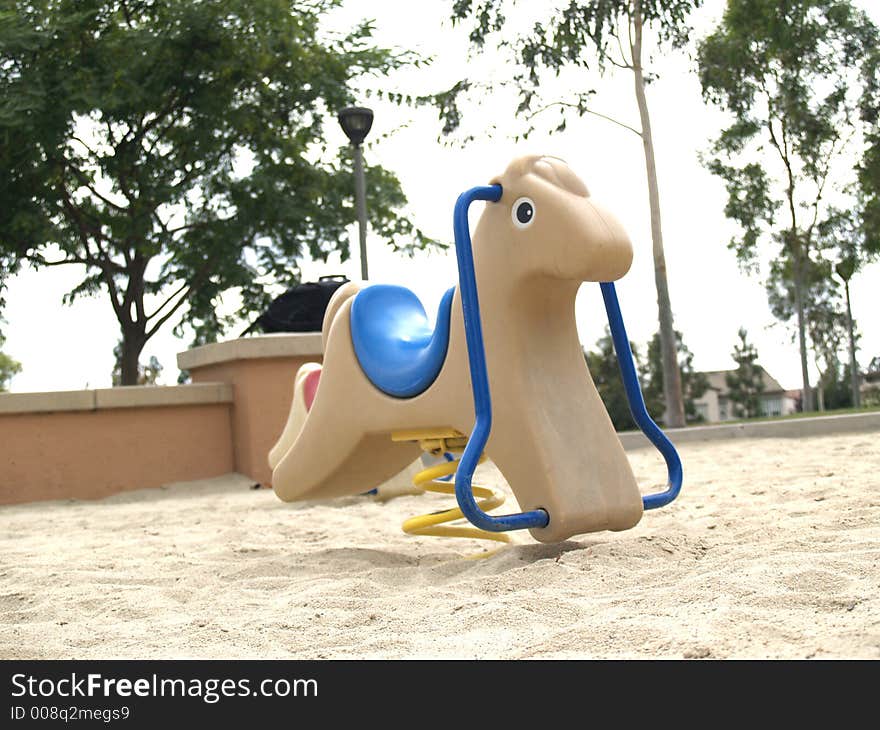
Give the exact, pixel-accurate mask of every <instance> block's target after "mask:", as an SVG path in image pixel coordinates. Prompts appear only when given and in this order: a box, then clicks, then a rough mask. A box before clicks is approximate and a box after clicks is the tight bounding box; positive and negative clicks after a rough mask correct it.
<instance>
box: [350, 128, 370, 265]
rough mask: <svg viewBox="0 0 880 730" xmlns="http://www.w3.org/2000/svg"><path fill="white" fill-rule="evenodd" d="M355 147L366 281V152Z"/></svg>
mask: <svg viewBox="0 0 880 730" xmlns="http://www.w3.org/2000/svg"><path fill="white" fill-rule="evenodd" d="M352 146H353V147H354V197H355V205H356V206H357V217H358V236H359V238H360V244H361V279H363V280H364V281H366V280H367V279H368V278H369V276H368V272H367V184H366V180H365V178H364V152H363V150H362V149H361V146H360V145H359V144H356V145H352Z"/></svg>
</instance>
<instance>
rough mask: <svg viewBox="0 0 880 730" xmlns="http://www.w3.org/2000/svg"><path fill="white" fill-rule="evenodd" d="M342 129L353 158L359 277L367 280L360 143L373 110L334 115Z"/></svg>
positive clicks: (351, 109) (354, 108) (350, 109)
mask: <svg viewBox="0 0 880 730" xmlns="http://www.w3.org/2000/svg"><path fill="white" fill-rule="evenodd" d="M336 118H337V119H338V120H339V124H340V126H341V127H342V131H343V132H345V136H346V137H348V139H349V141H350V142H351V146H352V157H353V158H354V194H355V207H356V211H357V218H358V237H359V239H360V252H361V278H362V279H363V280H364V281H366V280H367V278H368V277H367V274H368V270H367V184H366V178H365V176H364V152H363V149H362V147H361V143H362V142H363V141H364V139H365V138H366V136H367V134H369V132H370V128H371V127H372V126H373V111H372V109H367V108H365V107H361V106H350V107H346V108H345V109H343V110H342V111H341V112H339V114H337V115H336Z"/></svg>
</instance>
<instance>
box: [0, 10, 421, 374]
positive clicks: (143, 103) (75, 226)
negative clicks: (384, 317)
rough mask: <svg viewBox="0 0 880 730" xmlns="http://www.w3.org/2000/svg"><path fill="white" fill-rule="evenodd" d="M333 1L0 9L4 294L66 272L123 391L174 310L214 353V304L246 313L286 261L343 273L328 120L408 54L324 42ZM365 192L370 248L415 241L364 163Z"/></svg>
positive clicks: (358, 33) (349, 40)
mask: <svg viewBox="0 0 880 730" xmlns="http://www.w3.org/2000/svg"><path fill="white" fill-rule="evenodd" d="M337 5H339V0H304V1H302V0H296V1H292V0H263V1H262V2H250V0H174V2H170V1H169V0H4V2H3V3H2V5H0V168H2V169H3V170H4V174H3V175H2V176H0V287H2V279H3V278H5V277H6V276H8V275H9V274H11V273H13V272H14V271H15V270H17V268H18V267H19V266H20V265H21V264H22V262H25V261H26V262H29V263H30V264H31V265H32V266H34V267H37V268H41V267H45V266H62V265H63V266H78V267H80V269H81V270H82V272H83V278H82V281H81V282H80V283H79V284H78V285H77V286H76V287H75V288H74V289H72V290H71V291H70V292H69V293H68V294H67V295H66V297H65V301H66V302H67V303H70V302H72V301H74V300H75V299H76V298H77V297H79V296H92V295H97V294H99V293H102V294H103V295H106V296H107V297H108V298H109V300H110V304H111V305H112V307H113V310H114V313H115V315H116V318H117V320H118V321H119V325H120V329H121V335H122V349H121V366H120V382H121V383H123V384H132V383H135V382H137V379H138V377H139V375H138V374H139V365H138V361H139V357H140V353H141V351H142V350H143V347H144V345H145V344H146V343H147V342H148V341H149V340H150V338H151V337H153V336H154V335H155V334H156V332H157V331H159V329H160V328H161V327H162V326H163V325H165V324H166V323H167V322H168V321H169V320H170V319H171V318H172V317H174V316H175V315H178V316H182V317H183V324H186V325H188V326H191V327H192V329H193V331H194V333H195V341H196V342H197V343H199V342H206V341H211V340H213V339H215V338H216V337H217V335H218V334H219V333H221V332H222V331H224V329H225V328H226V327H228V326H229V325H230V324H231V323H232V321H234V320H235V319H237V318H238V317H230V318H224V317H222V316H221V315H220V314H218V311H217V305H218V303H219V301H220V298H221V295H222V294H223V293H224V292H227V291H234V292H235V293H236V294H238V295H240V298H241V301H242V308H241V311H240V312H239V316H245V315H247V314H249V313H253V312H257V311H261V310H262V309H264V308H265V306H266V305H267V303H268V301H269V300H270V299H271V297H270V295H269V293H268V292H267V287H269V286H272V285H278V284H282V285H285V286H289V285H291V284H293V283H295V282H296V280H297V278H298V268H297V260H298V258H299V257H300V256H302V255H304V254H308V255H310V256H312V257H313V258H318V259H325V258H326V257H327V256H328V255H329V253H330V252H332V251H341V252H342V256H343V258H347V257H348V254H349V251H348V237H347V232H346V227H347V226H348V225H349V224H351V223H353V222H354V220H355V213H354V206H353V205H352V203H351V200H350V196H351V189H352V184H351V161H350V159H349V151H348V147H347V146H346V147H344V148H342V149H341V150H333V149H329V148H328V146H327V144H326V143H325V142H324V140H323V136H322V130H323V124H324V121H325V120H326V119H331V120H332V119H333V113H334V112H335V111H336V110H338V109H339V108H341V107H343V106H346V105H348V104H350V103H351V102H352V101H353V91H352V82H353V80H354V79H356V78H360V77H364V76H369V75H382V74H385V73H387V72H388V71H390V70H392V69H394V68H397V67H400V66H402V65H404V64H407V63H416V62H418V61H419V59H418V58H417V57H415V56H412V55H411V54H406V53H400V52H396V51H392V50H388V49H385V48H380V47H376V46H375V44H374V42H373V40H372V37H371V35H372V27H371V25H370V24H369V23H364V24H361V25H358V26H357V27H355V28H354V29H352V30H351V32H350V33H348V34H344V35H341V34H336V35H332V34H327V33H323V32H322V31H321V28H320V19H321V16H322V15H324V14H325V13H326V12H328V11H330V10H332V9H334V8H335V7H336V6H337ZM333 123H334V124H335V120H334V121H333ZM368 189H369V191H370V194H371V198H370V201H369V211H370V214H371V222H372V225H373V229H374V231H375V232H376V233H377V234H378V235H380V236H381V237H382V238H384V239H385V240H387V241H388V242H389V243H390V244H391V245H393V246H396V247H399V248H403V249H407V250H412V249H413V248H414V247H420V246H424V245H426V244H427V243H429V241H428V239H427V238H426V237H425V236H424V235H422V234H421V232H420V231H418V230H417V229H416V228H415V227H414V226H413V225H412V223H410V222H409V221H408V220H407V219H406V218H405V217H403V216H402V214H401V212H400V211H401V209H402V207H403V206H404V205H405V203H406V199H405V197H404V195H403V193H402V192H401V190H400V186H399V183H398V181H397V179H396V178H395V177H394V176H393V175H392V174H391V173H390V172H388V171H387V170H384V169H382V168H381V167H372V168H371V169H370V170H369V175H368ZM181 326H182V325H181ZM177 332H178V334H180V333H181V329H180V328H178V330H177Z"/></svg>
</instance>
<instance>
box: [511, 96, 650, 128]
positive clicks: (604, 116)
mask: <svg viewBox="0 0 880 730" xmlns="http://www.w3.org/2000/svg"><path fill="white" fill-rule="evenodd" d="M553 107H564V108H570V109H577V110H578V111H579V112H583V113H585V114H592V115H593V116H596V117H599V118H600V119H604V120H606V121H608V122H611V123H612V124H616V125H617V126H618V127H623V128H624V129H628V130H629V131H630V132H632V133H634V134H637V135H638V136H639V137H641V136H642V133H641V132H640V131H639V130H638V129H636V128H635V127H631V126H629V125H628V124H625V123H624V122H621V121H619V120H617V119H615V118H614V117H609V116H608V115H607V114H602V113H601V112H597V111H593V110H592V109H588V108H586V107H581V106H578V105H577V104H574V103H572V102H570V101H554V102H551V103H549V104H546V105H544V106H542V107H541V108H539V109H536V110H535V111H533V112H532V113H531V114H529V115H527V116H526V119H527V120H530V119H533V118H534V117H536V116H538V115H539V114H542V113H543V112H545V111H547V110H549V109H552V108H553Z"/></svg>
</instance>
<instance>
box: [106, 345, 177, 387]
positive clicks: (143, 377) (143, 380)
mask: <svg viewBox="0 0 880 730" xmlns="http://www.w3.org/2000/svg"><path fill="white" fill-rule="evenodd" d="M113 357H114V360H115V362H114V364H113V372H112V373H111V375H110V379H111V382H112V383H113V386H114V387H116V386H117V385H123V382H122V342H119V343H118V344H117V345H116V347H114V348H113ZM162 370H164V368H163V367H162V363H160V362H159V358H157V357H156V356H155V355H151V356H150V360H149V362H147V364H146V365H140V364H139V365H138V376H137V382H135V383H128V385H156V383H157V382H158V380H159V376H160V375H161V374H162Z"/></svg>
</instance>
